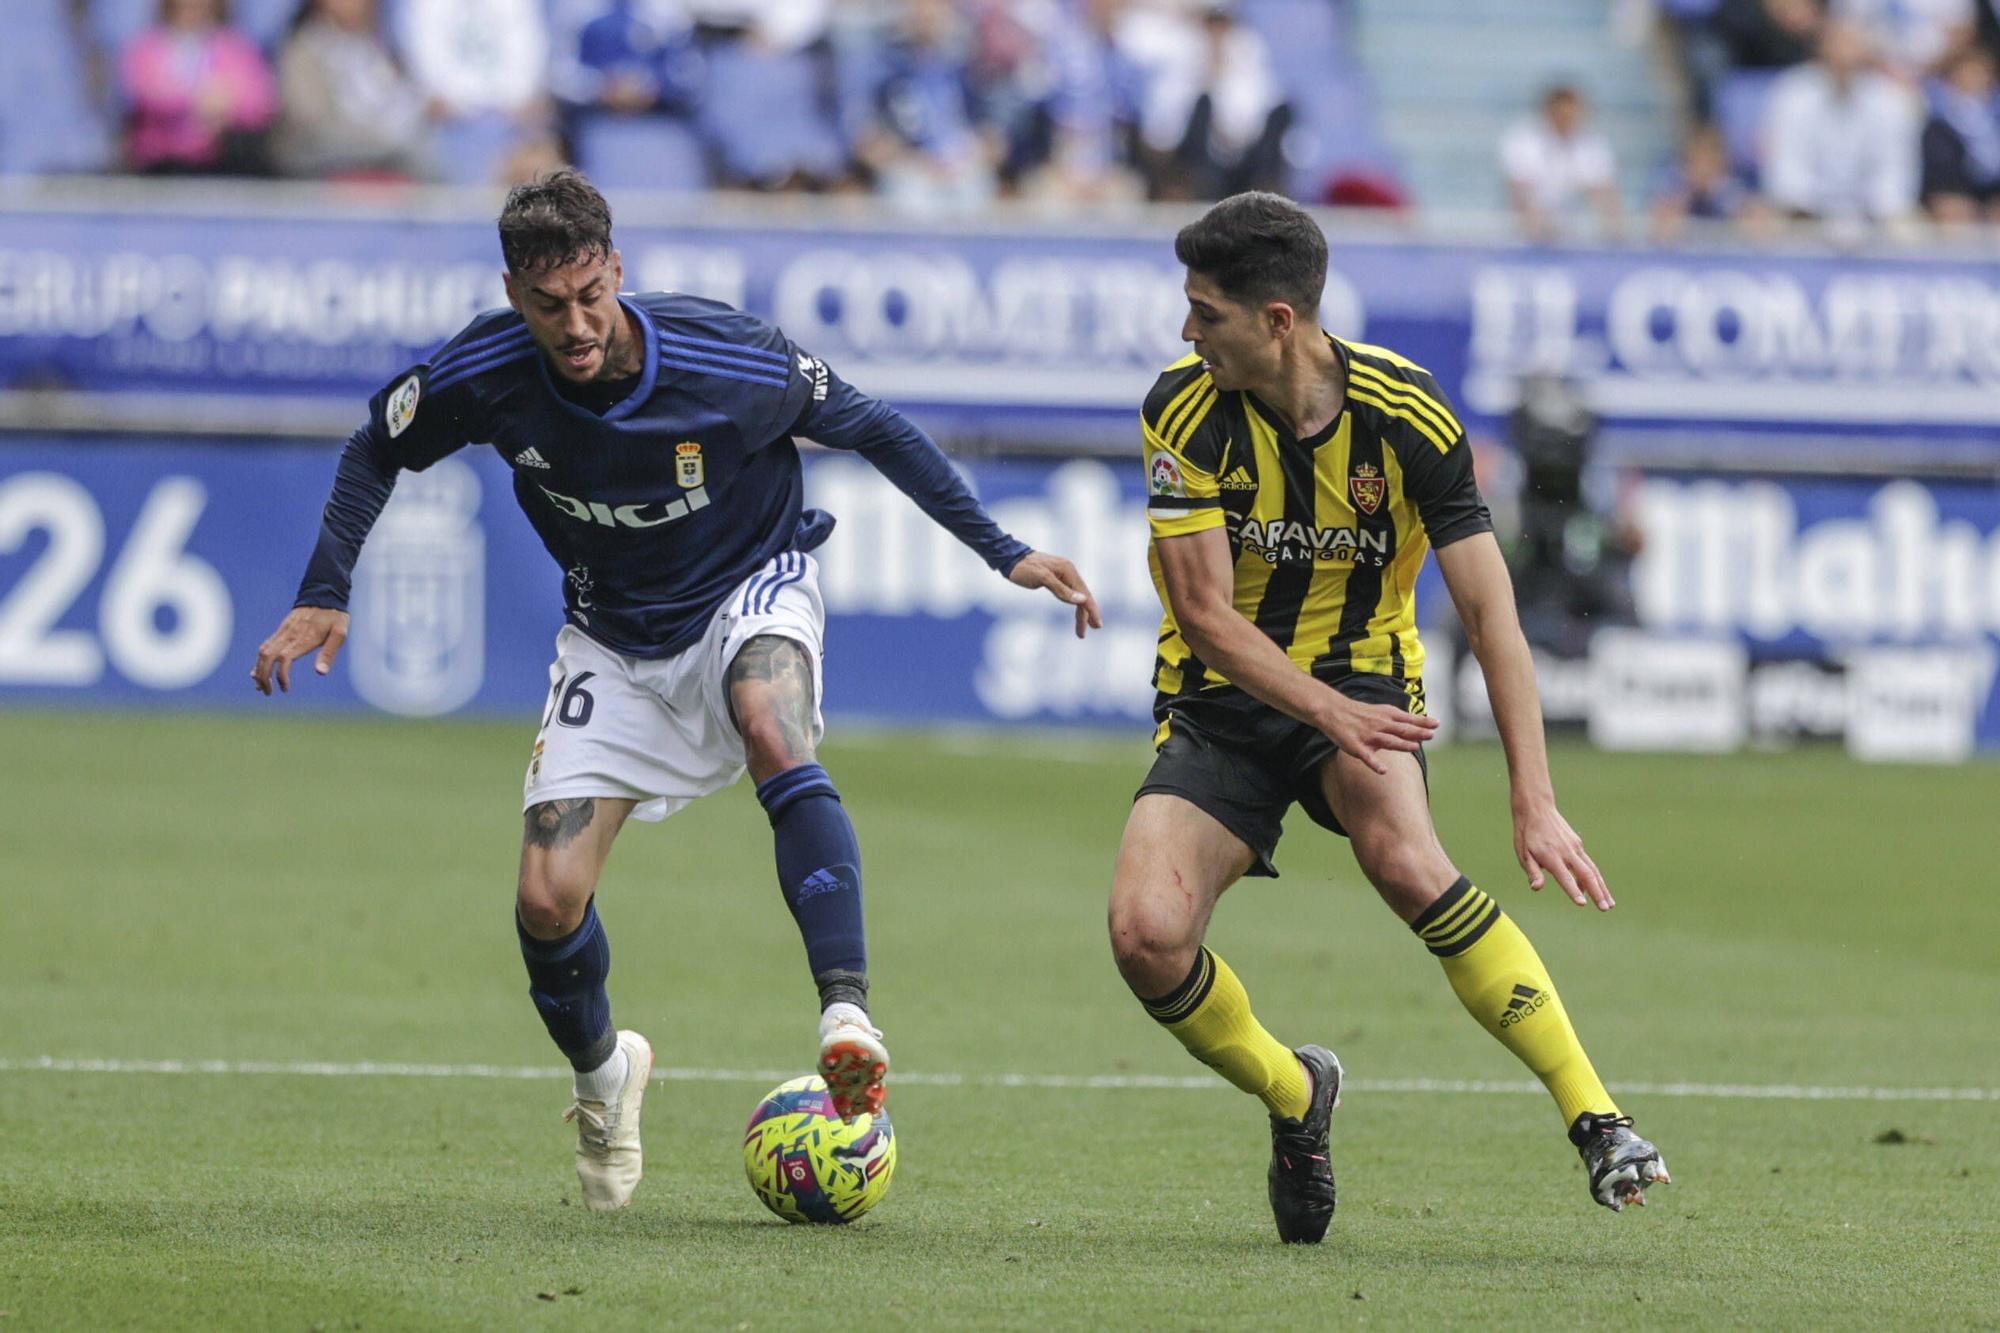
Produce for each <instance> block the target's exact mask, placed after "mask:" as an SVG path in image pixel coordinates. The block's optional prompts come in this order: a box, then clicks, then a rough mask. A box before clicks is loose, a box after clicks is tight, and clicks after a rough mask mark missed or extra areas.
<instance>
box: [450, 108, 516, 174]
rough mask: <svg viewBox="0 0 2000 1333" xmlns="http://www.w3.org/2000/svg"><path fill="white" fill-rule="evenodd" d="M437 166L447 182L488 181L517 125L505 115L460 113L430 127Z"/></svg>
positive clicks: (510, 144)
mask: <svg viewBox="0 0 2000 1333" xmlns="http://www.w3.org/2000/svg"><path fill="white" fill-rule="evenodd" d="M433 134H434V135H435V138H434V140H433V142H434V143H435V145H436V150H437V159H438V170H439V174H440V176H441V178H442V179H443V181H444V183H445V184H447V185H492V184H494V183H495V181H496V180H498V178H499V175H500V164H501V163H502V162H503V161H505V160H506V157H507V154H508V152H509V151H510V150H511V149H512V148H513V147H514V143H515V140H516V139H517V137H518V136H519V129H518V127H517V126H516V125H515V124H514V122H513V121H512V120H511V119H509V118H508V117H506V116H501V115H486V116H460V117H455V118H453V119H450V120H445V121H442V122H440V123H439V124H438V126H437V127H436V129H435V130H434V131H433Z"/></svg>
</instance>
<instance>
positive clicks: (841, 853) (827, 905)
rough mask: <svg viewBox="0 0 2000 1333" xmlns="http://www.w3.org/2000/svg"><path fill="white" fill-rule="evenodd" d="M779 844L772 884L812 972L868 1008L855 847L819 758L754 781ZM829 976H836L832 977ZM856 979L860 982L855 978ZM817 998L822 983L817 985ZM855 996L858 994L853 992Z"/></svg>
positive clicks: (842, 995)
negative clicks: (795, 927)
mask: <svg viewBox="0 0 2000 1333" xmlns="http://www.w3.org/2000/svg"><path fill="white" fill-rule="evenodd" d="M757 799H758V800H759V801H761V802H762V803H763V805H764V810H765V812H766V813H767V814H769V815H770V816H771V831H772V833H773V834H774V835H775V837H774V841H775V842H776V843H777V850H778V887H779V888H780V889H782V890H783V891H784V894H785V905H786V906H787V907H789V908H791V909H792V919H793V920H794V921H796V922H798V923H799V935H800V936H801V937H802V938H803V939H804V940H805V943H806V962H807V964H808V965H810V966H811V968H812V974H813V978H814V980H815V981H816V982H820V981H821V979H822V978H828V979H829V980H833V981H835V985H836V989H837V990H838V992H839V998H843V999H855V1002H857V1003H861V1004H863V1007H864V1008H865V1007H866V1004H865V997H866V995H867V980H866V976H867V972H868V935H867V932H866V930H865V929H864V928H863V927H862V924H861V845H860V843H858V842H857V841H855V837H854V824H853V823H852V822H851V821H850V820H849V819H848V818H847V810H846V808H845V807H844V806H842V805H841V803H840V793H839V792H838V791H836V790H834V786H833V779H832V778H830V777H828V776H827V775H826V770H825V769H823V768H821V767H820V766H819V765H818V764H804V765H801V766H800V767H798V768H793V769H787V770H786V771H785V772H783V773H780V774H778V775H777V776H776V777H774V778H770V779H767V780H766V781H763V782H760V783H758V784H757ZM829 974H840V975H839V977H838V978H837V980H835V979H833V978H829ZM857 983H858V984H857ZM820 989H821V991H822V993H823V994H822V1001H823V1002H824V992H825V991H826V989H827V985H826V984H825V983H824V982H823V983H822V984H821V986H820ZM857 995H858V996H859V997H860V998H859V999H856V996H857Z"/></svg>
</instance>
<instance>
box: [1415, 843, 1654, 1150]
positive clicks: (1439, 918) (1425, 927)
mask: <svg viewBox="0 0 2000 1333" xmlns="http://www.w3.org/2000/svg"><path fill="white" fill-rule="evenodd" d="M1410 929H1411V930H1413V931H1415V932H1416V934H1417V938H1418V939H1420V940H1422V941H1423V942H1424V944H1425V945H1426V946H1427V947H1428V948H1429V949H1430V951H1431V952H1432V953H1434V954H1436V955H1437V956H1438V961H1439V962H1441V963H1443V964H1444V974H1445V976H1446V978H1447V979H1449V980H1450V982H1451V988H1452V989H1453V990H1454V991H1456V992H1457V993H1458V998H1459V1002H1460V1003H1461V1004H1463V1005H1464V1006H1465V1009H1466V1012H1467V1013H1469V1014H1471V1015H1472V1016H1473V1017H1474V1018H1475V1019H1477V1020H1478V1021H1479V1023H1480V1025H1481V1026H1482V1027H1484V1028H1485V1029H1486V1030H1487V1031H1488V1032H1491V1033H1492V1034H1493V1035H1494V1036H1495V1037H1497V1038H1499V1040H1500V1044H1501V1045H1502V1046H1505V1047H1506V1048H1507V1049H1508V1050H1510V1051H1512V1052H1513V1053H1514V1055H1515V1058H1517V1059H1518V1060H1520V1062H1521V1063H1522V1064H1524V1065H1526V1066H1527V1067H1528V1068H1529V1069H1531V1070H1533V1071H1534V1074H1535V1077H1536V1078H1538V1079H1540V1080H1541V1081H1542V1085H1543V1086H1544V1087H1546V1088H1547V1089H1548V1090H1549V1093H1550V1095H1551V1096H1553V1097H1554V1098H1555V1099H1556V1108H1557V1109H1558V1110H1559V1111H1561V1113H1562V1118H1563V1124H1564V1125H1565V1126H1568V1125H1571V1124H1574V1123H1575V1122H1576V1118H1577V1117H1578V1116H1580V1115H1582V1114H1583V1113H1584V1112H1585V1111H1595V1112H1598V1113H1600V1114H1605V1115H1616V1114H1618V1106H1617V1103H1615V1102H1613V1101H1612V1100H1611V1094H1610V1093H1608V1092H1606V1091H1605V1090H1604V1084H1603V1083H1601V1082H1599V1081H1598V1078H1597V1071H1596V1070H1595V1069H1593V1068H1591V1065H1590V1057H1589V1056H1588V1055H1585V1054H1584V1051H1583V1044H1582V1043H1581V1042H1579V1041H1578V1040H1577V1039H1576V1029H1575V1028H1573V1027H1571V1026H1570V1022H1569V1015H1568V1014H1567V1013H1566V1012H1564V1010H1563V1003H1562V997H1560V996H1558V995H1557V994H1556V987H1555V983H1554V982H1552V981H1550V980H1549V973H1548V969H1547V968H1545V967H1543V966H1542V960H1541V958H1540V956H1539V955H1537V954H1536V953H1535V946H1534V945H1532V944H1530V943H1528V937H1527V936H1526V935H1523V934H1522V933H1521V928H1520V927H1519V926H1517V925H1515V924H1514V922H1513V920H1512V918H1510V917H1509V916H1508V915H1507V914H1506V913H1505V912H1503V911H1501V910H1500V904H1498V903H1496V902H1494V901H1493V900H1492V899H1491V898H1489V897H1487V896H1486V895H1485V894H1484V893H1481V892H1480V891H1479V890H1478V889H1477V888H1475V887H1473V884H1472V881H1470V880H1468V879H1466V878H1465V877H1464V876H1463V875H1461V876H1460V877H1459V880H1458V882H1457V883H1456V884H1454V885H1452V886H1451V887H1450V888H1449V889H1446V890H1445V892H1444V896H1443V897H1442V898H1439V899H1438V900H1437V901H1436V902H1434V903H1432V904H1431V905H1430V906H1429V907H1428V908H1426V909H1425V911H1424V914H1423V915H1422V916H1420V917H1418V918H1417V919H1416V920H1415V921H1412V922H1411V923H1410Z"/></svg>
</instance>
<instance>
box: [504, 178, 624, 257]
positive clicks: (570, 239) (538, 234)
mask: <svg viewBox="0 0 2000 1333" xmlns="http://www.w3.org/2000/svg"><path fill="white" fill-rule="evenodd" d="M500 253H501V254H502V255H503V256H505V257H506V260H507V267H508V269H509V270H510V271H512V272H515V273H526V272H529V271H531V270H539V269H551V268H564V267H567V266H568V265H570V264H578V263H583V262H585V261H587V260H591V259H597V258H600V257H605V256H609V255H610V253H611V205H610V204H607V203H605V202H604V196H603V195H601V194H599V193H598V192H597V187H596V186H595V185H592V184H591V183H590V181H589V180H588V179H587V178H586V177H585V176H584V174H583V173H582V172H580V171H577V170H576V169H575V168H573V167H560V168H558V169H556V170H554V171H545V172H543V173H542V174H541V175H539V176H537V177H535V178H534V179H533V180H531V181H527V182H524V183H523V184H520V185H516V186H515V187H514V188H513V189H512V190H509V191H508V192H507V202H506V203H505V204H503V205H501V208H500Z"/></svg>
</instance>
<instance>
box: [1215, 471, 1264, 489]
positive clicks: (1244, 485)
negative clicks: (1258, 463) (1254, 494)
mask: <svg viewBox="0 0 2000 1333" xmlns="http://www.w3.org/2000/svg"><path fill="white" fill-rule="evenodd" d="M1216 484H1217V485H1218V486H1220V487H1221V488H1222V489H1223V490H1225V491H1254V490H1256V489H1257V483H1256V482H1254V481H1252V480H1251V479H1250V469H1249V468H1247V467H1239V468H1237V469H1236V470H1235V471H1233V472H1231V473H1230V474H1229V475H1228V476H1226V477H1224V478H1223V479H1222V480H1221V481H1219V482H1217V483H1216Z"/></svg>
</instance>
